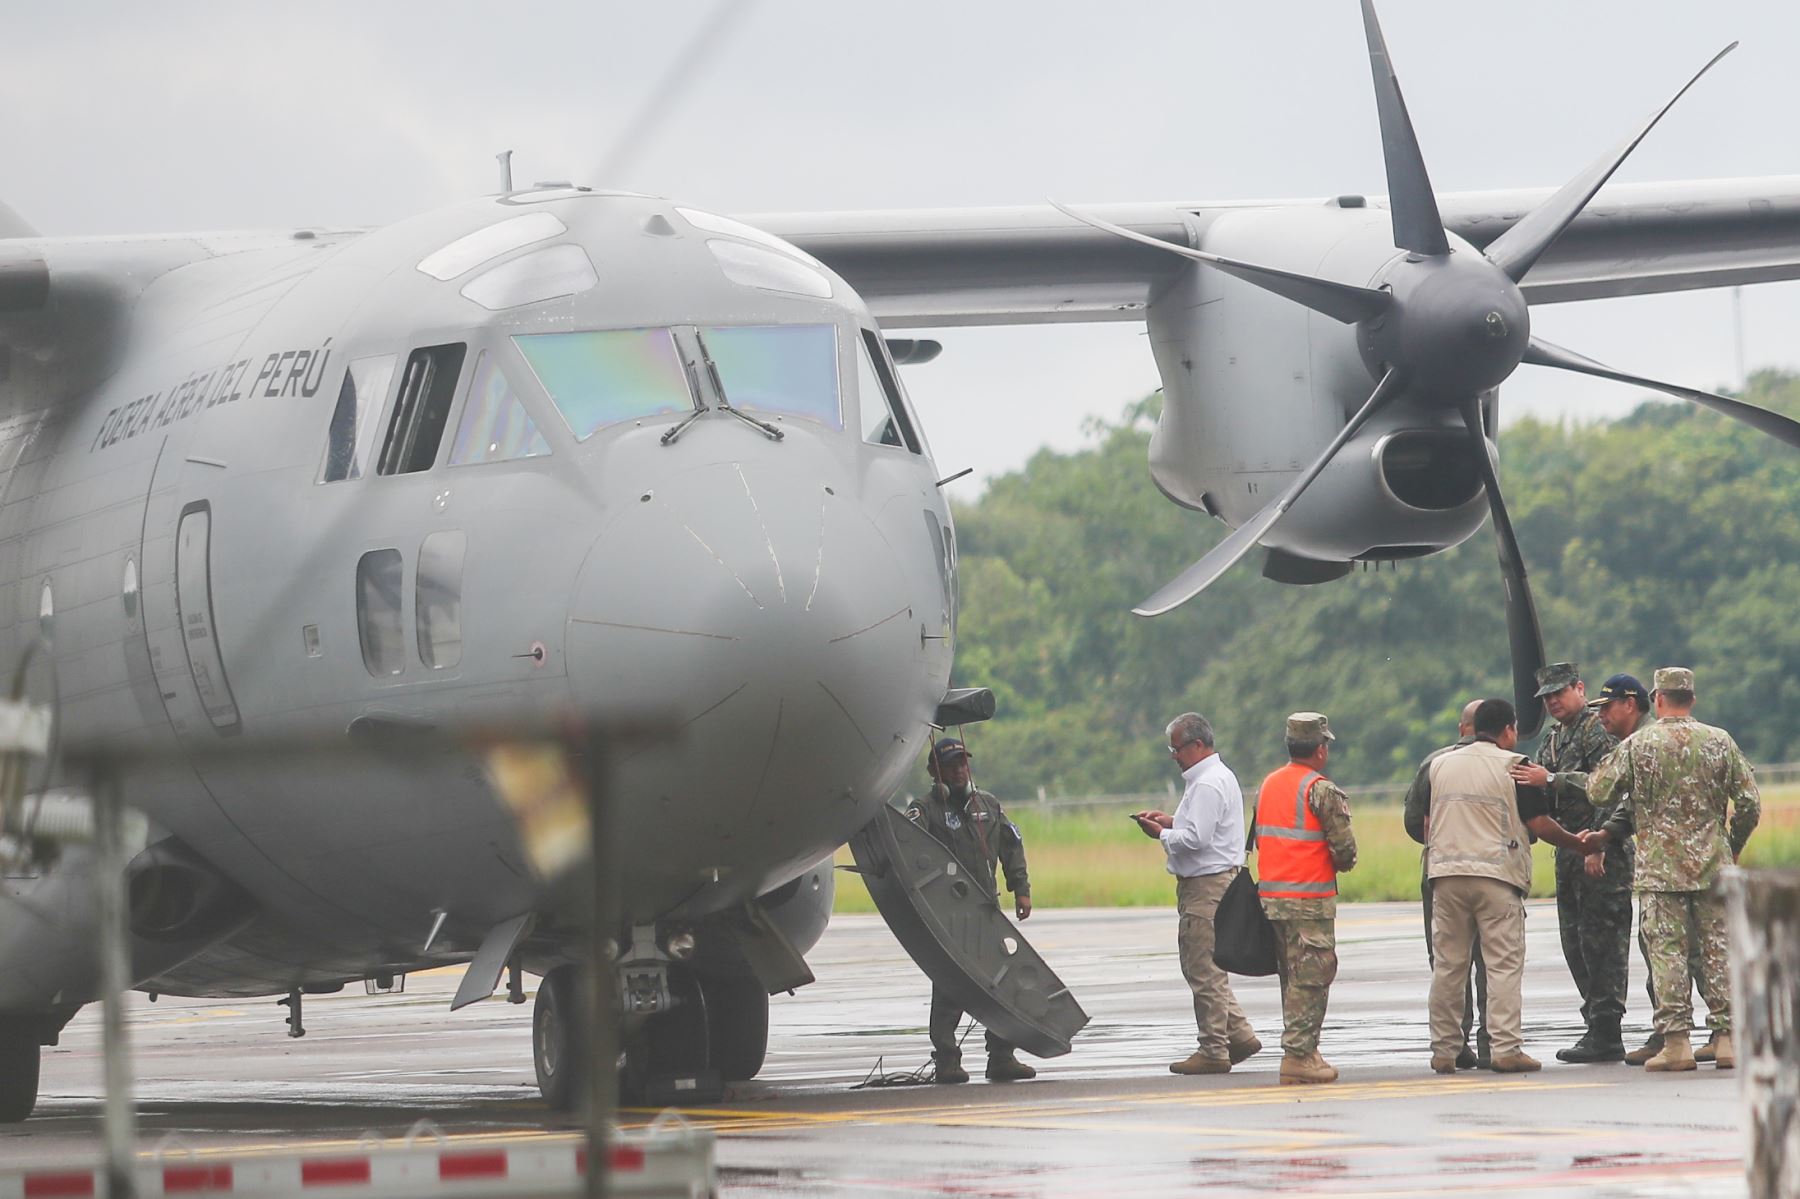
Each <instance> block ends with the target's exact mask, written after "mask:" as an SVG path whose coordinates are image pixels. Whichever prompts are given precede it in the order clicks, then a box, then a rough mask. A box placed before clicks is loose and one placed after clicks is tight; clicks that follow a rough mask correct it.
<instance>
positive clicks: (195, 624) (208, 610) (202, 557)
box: [175, 500, 238, 733]
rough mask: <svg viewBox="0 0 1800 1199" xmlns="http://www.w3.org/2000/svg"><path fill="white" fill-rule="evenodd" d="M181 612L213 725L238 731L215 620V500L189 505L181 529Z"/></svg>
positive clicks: (192, 666) (185, 642) (192, 669)
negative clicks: (213, 582) (213, 515)
mask: <svg viewBox="0 0 1800 1199" xmlns="http://www.w3.org/2000/svg"><path fill="white" fill-rule="evenodd" d="M175 617H176V621H177V622H178V625H179V627H180V630H181V642H182V647H183V649H184V650H185V651H186V653H185V656H186V658H187V665H188V673H189V675H190V676H191V677H192V679H193V681H194V690H195V692H196V693H197V694H198V696H199V699H200V706H201V707H202V708H203V709H205V712H206V716H207V719H208V720H209V721H210V722H211V724H212V726H213V728H215V729H217V730H219V732H221V733H235V732H236V731H237V730H238V709H237V701H236V700H235V699H234V698H233V696H232V694H231V682H230V680H228V679H227V678H226V677H225V659H224V656H223V655H222V654H221V653H220V652H219V637H218V629H217V627H216V626H215V624H214V622H213V604H212V505H211V504H209V503H207V502H206V501H205V500H200V501H198V502H196V503H192V504H189V505H187V507H185V508H183V509H182V510H181V521H180V523H179V524H178V525H177V526H176V529H175Z"/></svg>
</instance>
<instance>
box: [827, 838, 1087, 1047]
mask: <svg viewBox="0 0 1800 1199" xmlns="http://www.w3.org/2000/svg"><path fill="white" fill-rule="evenodd" d="M850 852H851V853H853V854H854V855H855V856H856V866H857V869H858V870H860V871H861V872H862V877H863V882H864V883H865V884H867V885H868V888H869V894H870V896H872V897H873V898H874V900H875V906H876V907H877V908H878V909H879V910H880V912H881V916H882V919H884V920H886V921H887V926H888V928H890V929H892V930H893V933H894V937H895V938H896V939H897V940H898V941H899V942H900V945H901V947H902V948H904V949H905V950H906V952H907V953H908V954H910V955H911V957H912V960H913V961H914V962H916V963H918V966H919V969H921V970H923V971H924V972H925V976H926V977H927V978H929V979H931V981H932V982H933V983H935V984H936V985H937V987H938V989H939V990H941V991H943V992H944V993H945V994H946V995H948V996H950V997H951V998H953V999H954V1000H955V1001H956V1003H957V1005H958V1006H960V1007H961V1008H962V1009H963V1011H965V1012H967V1013H968V1014H969V1015H971V1016H973V1017H974V1018H975V1019H976V1020H978V1021H980V1022H981V1024H982V1026H983V1027H985V1028H986V1029H988V1031H990V1032H992V1033H994V1034H995V1035H996V1036H999V1037H1003V1038H1005V1039H1006V1040H1007V1041H1009V1042H1011V1043H1012V1044H1014V1045H1017V1046H1018V1047H1019V1048H1020V1049H1023V1050H1025V1051H1026V1052H1027V1053H1031V1054H1035V1055H1036V1056H1038V1057H1060V1056H1062V1055H1063V1054H1065V1053H1067V1052H1069V1046H1070V1043H1071V1042H1072V1041H1073V1040H1074V1039H1075V1034H1076V1033H1078V1032H1080V1031H1081V1030H1082V1029H1083V1028H1084V1027H1086V1025H1087V1022H1088V1014H1087V1013H1086V1012H1084V1011H1082V1010H1081V1005H1080V1004H1079V1003H1076V1002H1075V997H1074V996H1073V995H1071V994H1070V993H1069V989H1068V988H1067V987H1065V986H1064V985H1063V982H1062V980H1061V979H1060V978H1058V977H1056V973H1055V971H1053V970H1051V969H1050V967H1049V966H1048V965H1047V964H1046V963H1045V961H1044V959H1043V958H1041V957H1039V956H1038V952H1037V950H1035V949H1033V948H1032V947H1031V944H1030V942H1028V941H1026V940H1025V938H1024V937H1022V936H1020V935H1019V930H1018V928H1017V927H1016V926H1014V924H1013V922H1012V921H1010V920H1008V919H1007V918H1006V915H1005V913H1004V912H1002V911H1001V910H1000V905H999V903H998V902H997V901H996V899H995V898H994V895H993V894H992V893H991V892H990V891H989V890H988V888H987V886H986V882H985V880H982V879H972V878H970V877H969V874H968V871H966V870H965V869H964V868H963V867H962V865H961V864H960V863H959V862H957V860H956V858H955V857H954V856H953V855H952V854H951V853H950V851H949V850H948V849H946V848H945V847H944V846H943V845H941V844H939V842H938V841H937V839H936V838H934V837H932V836H931V834H929V833H927V832H926V831H925V830H924V829H922V828H920V827H919V826H918V825H916V824H914V823H913V822H912V821H910V820H908V819H907V818H906V817H905V816H904V815H903V814H902V813H900V812H898V811H896V810H895V809H894V808H892V807H890V806H887V805H883V806H882V808H881V810H880V811H879V812H878V813H877V814H876V816H875V819H873V820H871V821H870V822H869V823H868V825H867V826H866V827H864V828H863V830H862V831H861V832H859V833H857V834H856V836H854V837H852V838H851V839H850Z"/></svg>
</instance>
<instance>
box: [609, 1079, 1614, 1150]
mask: <svg viewBox="0 0 1800 1199" xmlns="http://www.w3.org/2000/svg"><path fill="white" fill-rule="evenodd" d="M1608 1085H1610V1084H1607V1083H1592V1082H1576V1083H1552V1082H1536V1081H1530V1080H1523V1079H1518V1080H1499V1079H1495V1080H1492V1081H1481V1082H1475V1081H1470V1082H1456V1081H1452V1080H1450V1079H1436V1078H1433V1079H1422V1080H1408V1081H1400V1082H1383V1083H1363V1084H1352V1085H1349V1086H1332V1087H1280V1086H1274V1087H1266V1088H1258V1089H1256V1090H1230V1091H1201V1092H1194V1091H1173V1092H1170V1091H1139V1092H1130V1093H1126V1094H1123V1095H1104V1096H1084V1097H1081V1098H1056V1099H1052V1098H1048V1097H1046V1098H1045V1099H1043V1100H1041V1101H1036V1102H1034V1101H1032V1100H1031V1099H1029V1098H1028V1097H1026V1096H1023V1095H1020V1094H1019V1093H1018V1092H1016V1091H1014V1092H1011V1093H1010V1094H1009V1096H1008V1098H1006V1099H1004V1100H993V1101H982V1102H972V1103H971V1102H963V1103H955V1104H926V1105H922V1106H916V1107H894V1106H883V1107H878V1108H861V1109H857V1110H851V1111H834V1112H806V1111H771V1110H767V1109H765V1110H760V1111H759V1110H756V1109H746V1108H690V1109H688V1110H687V1111H685V1112H684V1113H683V1114H684V1115H685V1116H686V1117H687V1119H688V1120H690V1121H691V1122H693V1123H696V1124H700V1125H703V1126H705V1127H709V1128H712V1129H713V1130H714V1131H717V1132H721V1133H725V1134H734V1133H755V1132H774V1131H785V1130H789V1129H796V1128H807V1127H813V1128H823V1127H830V1126H833V1125H854V1124H877V1125H890V1126H898V1125H917V1124H942V1125H950V1126H963V1127H992V1128H1001V1127H1034V1128H1037V1127H1043V1126H1045V1125H1046V1124H1048V1123H1051V1122H1062V1123H1055V1124H1054V1126H1055V1127H1069V1126H1070V1125H1069V1124H1068V1123H1067V1121H1072V1120H1080V1119H1086V1120H1090V1121H1091V1120H1092V1119H1093V1118H1094V1117H1096V1116H1101V1115H1105V1114H1108V1113H1119V1112H1123V1111H1127V1110H1131V1109H1136V1108H1145V1107H1182V1108H1190V1109H1191V1108H1250V1107H1263V1106H1268V1105H1271V1104H1291V1103H1332V1102H1340V1103H1341V1102H1357V1101H1361V1100H1379V1099H1413V1098H1421V1097H1426V1096H1433V1095H1436V1096H1445V1095H1449V1094H1476V1093H1493V1092H1497V1091H1500V1090H1502V1089H1507V1090H1513V1091H1532V1092H1543V1091H1570V1090H1591V1089H1595V1088H1598V1087H1604V1086H1608ZM622 1114H624V1113H622ZM631 1114H632V1115H634V1116H642V1117H647V1116H648V1115H650V1113H648V1112H642V1111H636V1112H632V1113H631ZM636 1123H637V1121H635V1120H634V1121H633V1124H636ZM1144 1127H1146V1126H1145V1125H1142V1124H1137V1123H1134V1124H1132V1125H1130V1126H1124V1125H1119V1126H1109V1128H1108V1131H1122V1132H1128V1131H1131V1130H1132V1129H1133V1128H1140V1129H1141V1128H1144ZM1244 1132H1245V1130H1243V1129H1238V1130H1236V1133H1237V1135H1240V1136H1241V1135H1243V1134H1244ZM1289 1135H1291V1134H1289Z"/></svg>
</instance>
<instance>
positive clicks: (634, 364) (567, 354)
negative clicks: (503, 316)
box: [513, 329, 694, 441]
mask: <svg viewBox="0 0 1800 1199" xmlns="http://www.w3.org/2000/svg"><path fill="white" fill-rule="evenodd" d="M513 343H514V344H515V345H517V346H518V347H519V352H520V353H522V354H523V355H524V356H525V361H526V362H528V363H529V364H530V365H531V369H532V371H533V372H534V373H535V374H536V375H537V377H538V382H539V383H542V384H543V385H544V390H545V391H546V392H548V393H549V395H550V401H551V402H552V403H553V404H555V405H556V410H557V411H558V412H559V413H561V414H562V418H563V420H564V422H566V423H567V424H568V426H569V432H571V433H573V434H574V435H575V439H576V440H577V441H586V440H587V439H588V438H590V437H592V436H593V435H594V434H595V433H596V432H597V431H598V430H600V429H601V428H603V427H604V426H606V425H612V424H617V423H619V422H620V421H627V420H636V419H641V418H643V417H649V416H659V415H662V414H665V413H671V412H679V413H687V412H692V411H693V410H694V393H693V391H692V390H691V389H690V388H689V386H688V377H687V371H686V369H685V368H684V367H683V365H682V362H681V355H680V354H679V353H678V352H677V351H676V349H675V338H674V336H673V335H672V334H671V333H670V332H669V330H667V329H607V330H602V331H598V332H593V333H525V334H519V335H517V336H515V337H514V338H513Z"/></svg>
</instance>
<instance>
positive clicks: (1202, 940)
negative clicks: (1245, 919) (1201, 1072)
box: [1175, 866, 1256, 1057]
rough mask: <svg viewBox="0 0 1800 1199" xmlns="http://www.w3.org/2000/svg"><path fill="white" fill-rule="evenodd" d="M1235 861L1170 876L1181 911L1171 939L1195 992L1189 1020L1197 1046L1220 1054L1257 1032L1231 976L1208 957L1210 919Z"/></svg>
mask: <svg viewBox="0 0 1800 1199" xmlns="http://www.w3.org/2000/svg"><path fill="white" fill-rule="evenodd" d="M1241 869H1242V867H1240V866H1233V867H1232V868H1231V869H1229V870H1224V871H1221V872H1219V873H1218V874H1202V875H1197V876H1195V877H1194V878H1178V879H1176V880H1175V908H1176V911H1178V912H1179V913H1180V914H1181V927H1180V929H1179V931H1178V932H1177V933H1176V944H1177V946H1179V948H1180V950H1181V973H1182V975H1183V977H1185V978H1186V979H1187V984H1188V989H1189V990H1191V991H1193V993H1194V1024H1195V1026H1196V1027H1197V1029H1198V1030H1199V1041H1200V1052H1201V1053H1203V1054H1205V1055H1206V1056H1208V1057H1225V1056H1226V1055H1227V1054H1228V1053H1229V1049H1228V1046H1229V1045H1230V1044H1231V1043H1232V1042H1237V1043H1239V1044H1242V1043H1243V1042H1245V1041H1248V1040H1250V1039H1251V1038H1252V1037H1254V1036H1255V1035H1256V1030H1255V1029H1253V1028H1251V1027H1250V1021H1249V1020H1248V1019H1247V1018H1245V1016H1244V1012H1243V1009H1241V1008H1239V1007H1238V1001H1237V996H1235V995H1233V994H1232V993H1231V980H1230V978H1229V977H1228V976H1227V975H1226V973H1225V972H1224V971H1223V970H1221V969H1219V967H1218V966H1217V965H1216V964H1215V963H1214V962H1213V940H1214V934H1213V919H1214V917H1215V915H1216V914H1217V913H1218V910H1219V900H1221V899H1223V898H1224V897H1225V888H1227V887H1229V886H1230V885H1231V880H1232V879H1234V878H1236V877H1237V874H1238V871H1239V870H1241Z"/></svg>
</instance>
